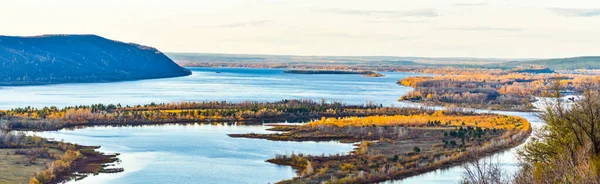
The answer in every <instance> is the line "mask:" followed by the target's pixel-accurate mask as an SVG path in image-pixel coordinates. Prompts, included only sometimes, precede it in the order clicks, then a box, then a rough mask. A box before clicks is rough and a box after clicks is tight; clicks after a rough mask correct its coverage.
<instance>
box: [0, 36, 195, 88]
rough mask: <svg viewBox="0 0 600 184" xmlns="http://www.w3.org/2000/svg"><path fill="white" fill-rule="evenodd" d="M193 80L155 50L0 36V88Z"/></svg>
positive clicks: (79, 39) (78, 39) (89, 40)
mask: <svg viewBox="0 0 600 184" xmlns="http://www.w3.org/2000/svg"><path fill="white" fill-rule="evenodd" d="M190 74H191V72H190V71H189V70H187V69H185V68H182V67H180V66H179V65H177V64H175V63H174V62H173V61H172V60H171V59H169V58H168V57H167V56H166V55H164V54H163V53H161V52H160V51H158V50H157V49H155V48H152V47H147V46H143V45H138V44H133V43H123V42H118V41H113V40H108V39H106V38H103V37H100V36H96V35H45V36H35V37H14V36H0V85H37V84H54V83H73V82H110V81H123V80H136V79H151V78H165V77H178V76H185V75H190Z"/></svg>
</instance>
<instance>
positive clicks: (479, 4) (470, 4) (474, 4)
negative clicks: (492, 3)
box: [452, 3, 488, 6]
mask: <svg viewBox="0 0 600 184" xmlns="http://www.w3.org/2000/svg"><path fill="white" fill-rule="evenodd" d="M485 5H488V3H454V4H452V6H485Z"/></svg>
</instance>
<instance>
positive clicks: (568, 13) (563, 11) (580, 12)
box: [548, 8, 600, 17]
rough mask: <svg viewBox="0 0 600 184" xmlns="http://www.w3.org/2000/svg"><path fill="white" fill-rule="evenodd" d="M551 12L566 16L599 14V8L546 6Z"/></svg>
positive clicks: (592, 15) (593, 15)
mask: <svg viewBox="0 0 600 184" xmlns="http://www.w3.org/2000/svg"><path fill="white" fill-rule="evenodd" d="M548 10H550V11H551V12H554V13H556V14H559V15H562V16H568V17H595V16H600V9H574V8H548Z"/></svg>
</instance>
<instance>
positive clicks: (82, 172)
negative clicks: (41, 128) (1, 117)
mask: <svg viewBox="0 0 600 184" xmlns="http://www.w3.org/2000/svg"><path fill="white" fill-rule="evenodd" d="M98 148H100V147H94V146H81V145H77V144H71V143H64V142H57V141H51V140H47V139H44V138H41V137H37V136H26V135H25V134H23V133H11V132H2V133H0V152H2V153H3V155H2V157H3V159H2V160H1V161H0V165H3V166H4V167H3V168H10V171H6V172H0V178H2V180H0V181H10V182H12V183H27V182H29V183H33V184H35V183H63V182H65V181H70V180H79V179H82V178H84V177H86V176H88V175H91V174H98V173H117V172H122V171H123V169H122V168H109V165H110V164H113V163H116V162H118V161H119V159H118V158H117V156H118V154H104V153H101V152H99V151H97V149H98ZM32 173H33V176H32V175H31V174H32Z"/></svg>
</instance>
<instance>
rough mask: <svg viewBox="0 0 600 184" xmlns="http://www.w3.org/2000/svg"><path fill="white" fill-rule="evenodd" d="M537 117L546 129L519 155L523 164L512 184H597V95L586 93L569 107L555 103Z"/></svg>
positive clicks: (599, 126)
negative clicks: (544, 123)
mask: <svg viewBox="0 0 600 184" xmlns="http://www.w3.org/2000/svg"><path fill="white" fill-rule="evenodd" d="M558 89H559V88H558V87H555V89H554V93H555V96H556V97H558V96H559V95H560V94H559V93H560V92H559V91H560V90H558ZM588 89H589V88H588ZM540 117H541V119H543V120H544V121H545V122H546V126H544V127H543V128H542V129H541V130H540V131H539V132H537V136H535V137H534V138H532V140H531V141H530V142H529V143H528V144H526V145H525V147H524V149H523V150H522V151H520V156H521V158H522V160H523V163H522V165H521V171H520V172H519V173H518V175H517V177H516V181H515V182H516V183H531V182H533V183H599V182H600V180H599V179H600V175H599V174H600V94H599V93H598V91H595V90H586V91H585V92H584V93H583V96H582V98H581V99H579V101H577V102H575V103H574V104H572V105H570V106H567V105H565V104H563V103H562V102H561V101H560V100H556V102H552V103H550V104H549V105H548V107H547V108H546V110H545V112H544V113H542V115H541V116H540ZM567 168H568V169H567Z"/></svg>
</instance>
